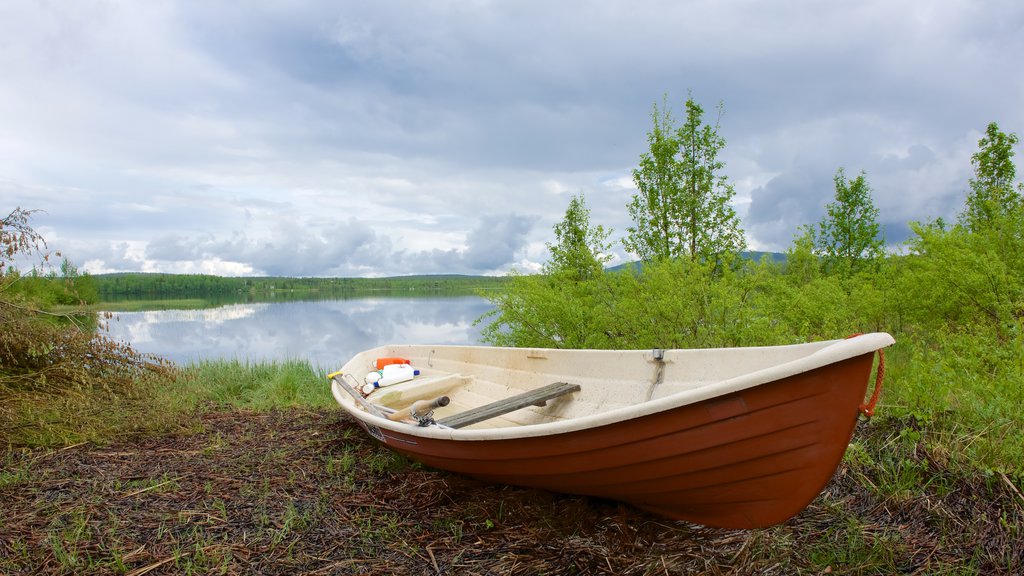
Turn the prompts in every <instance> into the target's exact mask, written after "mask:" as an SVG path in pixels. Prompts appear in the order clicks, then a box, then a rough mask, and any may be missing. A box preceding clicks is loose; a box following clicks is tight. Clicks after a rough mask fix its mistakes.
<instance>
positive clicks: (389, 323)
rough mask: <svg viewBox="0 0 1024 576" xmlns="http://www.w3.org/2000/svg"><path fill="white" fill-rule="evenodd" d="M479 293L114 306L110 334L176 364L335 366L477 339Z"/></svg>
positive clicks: (483, 305)
mask: <svg viewBox="0 0 1024 576" xmlns="http://www.w3.org/2000/svg"><path fill="white" fill-rule="evenodd" d="M492 308H493V306H491V304H490V303H489V302H488V301H487V300H485V299H483V298H481V297H479V296H437V297H416V298H400V297H388V296H384V297H369V296H367V297H358V298H351V299H339V300H319V301H293V302H259V303H236V304H226V305H223V306H219V307H216V308H207V309H202V310H150V311H144V312H116V313H115V316H114V318H113V319H111V320H110V321H109V322H108V325H109V328H110V331H109V334H110V336H111V337H113V338H114V339H116V340H119V341H122V342H127V343H128V344H131V345H132V347H133V348H135V349H136V350H137V351H139V352H147V353H153V354H158V355H160V356H163V357H165V358H168V359H170V360H172V361H174V362H175V363H178V364H188V363H192V362H195V361H197V360H221V359H238V360H243V361H249V362H258V361H273V360H292V359H298V360H307V361H309V362H310V363H311V364H312V365H313V366H314V367H318V368H324V369H331V370H333V369H337V368H340V367H341V365H342V364H344V363H345V362H346V361H348V359H349V358H351V357H352V356H353V355H355V353H357V352H360V351H362V350H366V349H368V348H373V347H375V346H379V345H382V344H479V343H480V331H481V329H482V328H483V326H482V325H480V326H474V325H473V322H474V321H475V320H476V319H477V318H479V317H480V316H481V315H482V314H484V313H486V312H488V311H489V310H491V309H492Z"/></svg>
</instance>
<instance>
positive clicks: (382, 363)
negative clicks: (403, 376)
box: [376, 358, 409, 370]
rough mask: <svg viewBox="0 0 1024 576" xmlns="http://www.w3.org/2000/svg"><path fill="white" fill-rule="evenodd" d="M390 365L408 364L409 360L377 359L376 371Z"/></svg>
mask: <svg viewBox="0 0 1024 576" xmlns="http://www.w3.org/2000/svg"><path fill="white" fill-rule="evenodd" d="M390 364H409V360H407V359H405V358H377V362H376V366H377V370H383V369H384V367H385V366H388V365H390Z"/></svg>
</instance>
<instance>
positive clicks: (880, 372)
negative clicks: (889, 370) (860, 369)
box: [846, 332, 885, 418]
mask: <svg viewBox="0 0 1024 576" xmlns="http://www.w3.org/2000/svg"><path fill="white" fill-rule="evenodd" d="M861 335H862V333H861V332H858V333H856V334H850V335H849V336H847V337H846V339H847V340H849V339H850V338H856V337H857V336H861ZM884 378H885V350H883V349H881V348H879V349H878V368H877V369H876V370H875V390H874V392H872V393H871V398H870V399H868V401H867V402H864V403H862V404H861V405H860V408H859V410H860V413H861V414H863V415H864V416H865V417H867V418H871V417H872V416H874V415H875V404H878V397H879V396H881V394H882V380H883V379H884Z"/></svg>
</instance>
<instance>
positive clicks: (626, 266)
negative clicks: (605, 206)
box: [605, 250, 786, 272]
mask: <svg viewBox="0 0 1024 576" xmlns="http://www.w3.org/2000/svg"><path fill="white" fill-rule="evenodd" d="M740 256H742V257H744V258H746V259H748V260H754V261H760V260H761V258H764V257H765V256H767V257H768V258H770V259H771V261H772V262H776V263H778V264H784V263H785V262H786V255H785V254H783V253H781V252H759V251H756V250H751V251H749V252H740ZM640 266H642V263H641V262H640V261H639V260H634V261H632V262H625V263H623V264H619V265H617V266H612V267H610V268H605V270H607V271H609V272H617V271H619V270H635V269H637V268H639V267H640Z"/></svg>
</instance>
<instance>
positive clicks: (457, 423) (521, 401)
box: [437, 382, 580, 428]
mask: <svg viewBox="0 0 1024 576" xmlns="http://www.w3.org/2000/svg"><path fill="white" fill-rule="evenodd" d="M579 390H580V385H579V384H569V383H568V382H555V383H554V384H548V385H547V386H542V387H540V388H536V389H534V390H530V391H528V392H523V393H522V394H516V395H515V396H510V397H508V398H505V399H503V400H498V401H496V402H491V403H490V404H484V405H483V406H477V407H476V408H471V409H469V410H466V411H465V412H459V413H458V414H453V415H451V416H448V417H447V418H442V419H441V420H438V421H437V423H438V424H440V425H442V426H447V427H449V428H462V427H464V426H469V425H471V424H476V423H477V422H483V421H484V420H490V419H491V418H496V417H498V416H502V415H504V414H508V413H509V412H515V411H516V410H519V409H520V408H526V407H527V406H532V405H534V404H537V405H541V404H542V403H544V402H547V401H548V400H552V399H554V398H558V397H559V396H563V395H565V394H570V393H572V392H579Z"/></svg>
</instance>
